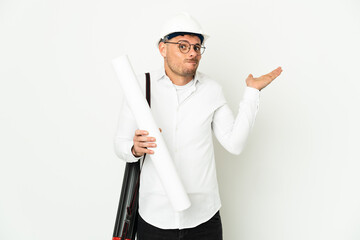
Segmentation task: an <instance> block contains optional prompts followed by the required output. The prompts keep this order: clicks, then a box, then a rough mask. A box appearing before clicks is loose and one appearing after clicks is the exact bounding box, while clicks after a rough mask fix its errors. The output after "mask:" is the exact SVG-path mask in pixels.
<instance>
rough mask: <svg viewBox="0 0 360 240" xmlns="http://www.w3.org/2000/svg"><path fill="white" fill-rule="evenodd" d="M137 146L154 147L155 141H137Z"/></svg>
mask: <svg viewBox="0 0 360 240" xmlns="http://www.w3.org/2000/svg"><path fill="white" fill-rule="evenodd" d="M138 146H139V147H142V148H156V146H157V145H156V143H148V142H139V143H138Z"/></svg>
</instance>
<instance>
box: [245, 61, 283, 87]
mask: <svg viewBox="0 0 360 240" xmlns="http://www.w3.org/2000/svg"><path fill="white" fill-rule="evenodd" d="M281 72H282V69H281V67H278V68H277V69H275V70H274V71H272V72H270V73H268V74H265V75H262V76H261V77H258V78H254V76H253V75H252V74H250V75H249V76H248V77H247V78H246V85H247V86H248V87H253V88H256V89H258V90H261V89H263V88H264V87H266V86H267V85H269V84H270V83H271V82H272V81H273V80H274V79H275V78H277V77H278V76H279V75H280V73H281Z"/></svg>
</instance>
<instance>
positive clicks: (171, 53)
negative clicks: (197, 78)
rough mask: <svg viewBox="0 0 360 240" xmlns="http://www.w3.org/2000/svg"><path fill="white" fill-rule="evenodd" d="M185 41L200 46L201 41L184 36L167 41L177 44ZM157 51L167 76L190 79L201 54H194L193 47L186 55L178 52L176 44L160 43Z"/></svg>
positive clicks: (194, 37)
mask: <svg viewBox="0 0 360 240" xmlns="http://www.w3.org/2000/svg"><path fill="white" fill-rule="evenodd" d="M181 40H186V41H188V42H189V43H190V44H200V45H201V41H200V39H199V38H198V37H197V36H192V35H185V36H177V37H174V38H172V39H170V40H169V42H179V41H181ZM159 50H160V53H161V55H162V56H163V57H164V63H165V71H166V73H167V75H169V76H174V75H176V76H179V77H180V76H181V77H189V78H192V77H193V76H194V75H195V73H196V69H197V68H198V66H199V62H200V59H201V54H198V53H196V52H195V50H194V48H193V46H191V49H190V51H189V52H188V53H186V54H184V53H182V52H180V49H179V45H178V44H165V43H160V45H159Z"/></svg>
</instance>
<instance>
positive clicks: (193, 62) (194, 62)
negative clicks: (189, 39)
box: [185, 60, 198, 64]
mask: <svg viewBox="0 0 360 240" xmlns="http://www.w3.org/2000/svg"><path fill="white" fill-rule="evenodd" d="M185 62H186V63H192V64H197V63H198V61H196V60H185Z"/></svg>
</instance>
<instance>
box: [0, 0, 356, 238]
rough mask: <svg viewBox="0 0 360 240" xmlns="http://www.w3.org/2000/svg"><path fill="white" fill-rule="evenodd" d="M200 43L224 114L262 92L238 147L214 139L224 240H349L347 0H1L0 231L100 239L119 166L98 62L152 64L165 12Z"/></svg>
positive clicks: (112, 108) (113, 104)
mask: <svg viewBox="0 0 360 240" xmlns="http://www.w3.org/2000/svg"><path fill="white" fill-rule="evenodd" d="M180 11H188V12H189V13H190V14H192V15H193V16H194V17H195V18H196V19H197V20H198V21H199V22H200V23H201V24H202V26H203V27H204V29H205V30H206V32H207V33H208V34H209V35H210V36H211V37H210V39H209V40H208V42H207V44H206V46H207V50H206V52H205V54H204V55H203V59H202V62H201V66H200V70H201V71H202V72H205V73H207V74H208V75H210V76H212V77H213V78H215V79H217V80H218V81H219V82H220V83H221V85H222V86H223V89H224V93H225V96H226V98H227V100H228V103H229V105H230V106H231V108H232V109H233V111H234V112H235V111H237V106H238V103H239V101H240V99H241V96H242V93H243V89H244V87H245V78H246V76H247V75H248V74H249V73H252V74H253V75H254V76H259V75H262V74H265V73H267V72H269V71H271V70H272V69H274V68H276V67H278V66H282V68H283V70H284V71H283V73H282V74H281V76H280V77H279V78H278V79H276V81H275V82H273V83H272V84H271V85H270V86H269V87H267V88H266V89H264V90H263V91H262V93H261V106H260V111H259V114H258V117H257V120H256V123H255V126H254V129H253V131H252V134H251V137H250V138H249V141H248V145H247V147H246V149H245V150H244V152H243V153H242V154H241V155H240V156H232V155H231V154H229V153H227V152H226V151H225V150H224V149H223V148H222V147H221V146H220V145H219V144H218V143H217V142H216V149H215V150H216V159H217V167H218V179H219V183H220V189H221V190H220V191H221V198H222V202H223V207H222V209H221V215H222V220H223V227H224V239H226V240H229V239H244V240H263V239H266V240H325V239H326V240H339V239H342V240H358V239H360V186H359V185H360V176H359V173H360V163H359V160H360V154H359V147H360V146H359V134H360V127H359V122H360V113H359V106H358V105H359V103H360V97H359V87H360V83H359V81H360V77H359V67H360V61H359V56H360V47H359V43H360V14H359V13H360V2H359V1H358V0H341V1H340V0H339V1H333V0H327V1H325V0H324V1H313V0H302V1H286V0H272V1H266V0H241V1H230V0H222V1H214V2H210V1H189V0H183V1H164V0H161V1H160V0H154V1H119V0H118V1H115V0H102V1H96V0H92V1H91V0H88V1H85V0H83V1H81V0H56V1H45V0H31V1H29V0H0V121H1V123H0V148H1V150H0V194H1V195H0V239H1V240H12V239H16V240H17V239H31V240H33V239H36V240H45V239H50V238H51V239H54V240H56V239H86V240H99V239H104V240H106V239H111V237H112V231H113V226H114V220H115V215H116V210H117V205H118V200H119V195H120V188H121V181H122V174H123V169H124V166H125V164H124V162H123V161H121V160H120V159H118V158H117V157H116V156H115V154H114V151H113V136H114V133H115V130H116V125H117V119H118V114H119V107H120V101H121V89H120V86H119V83H118V80H117V79H116V76H115V72H114V70H113V69H112V66H111V60H112V59H113V58H115V57H117V56H119V55H122V54H125V53H127V54H128V55H129V57H130V60H131V61H132V64H133V67H134V69H135V71H136V72H139V73H141V72H145V71H148V70H151V69H154V68H157V67H159V66H160V64H162V59H161V57H160V54H159V53H158V51H157V49H156V47H155V42H156V40H157V39H158V37H159V36H158V33H159V31H160V26H161V25H162V23H163V21H165V20H166V19H168V18H169V17H170V16H172V15H173V14H175V13H178V12H180Z"/></svg>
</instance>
